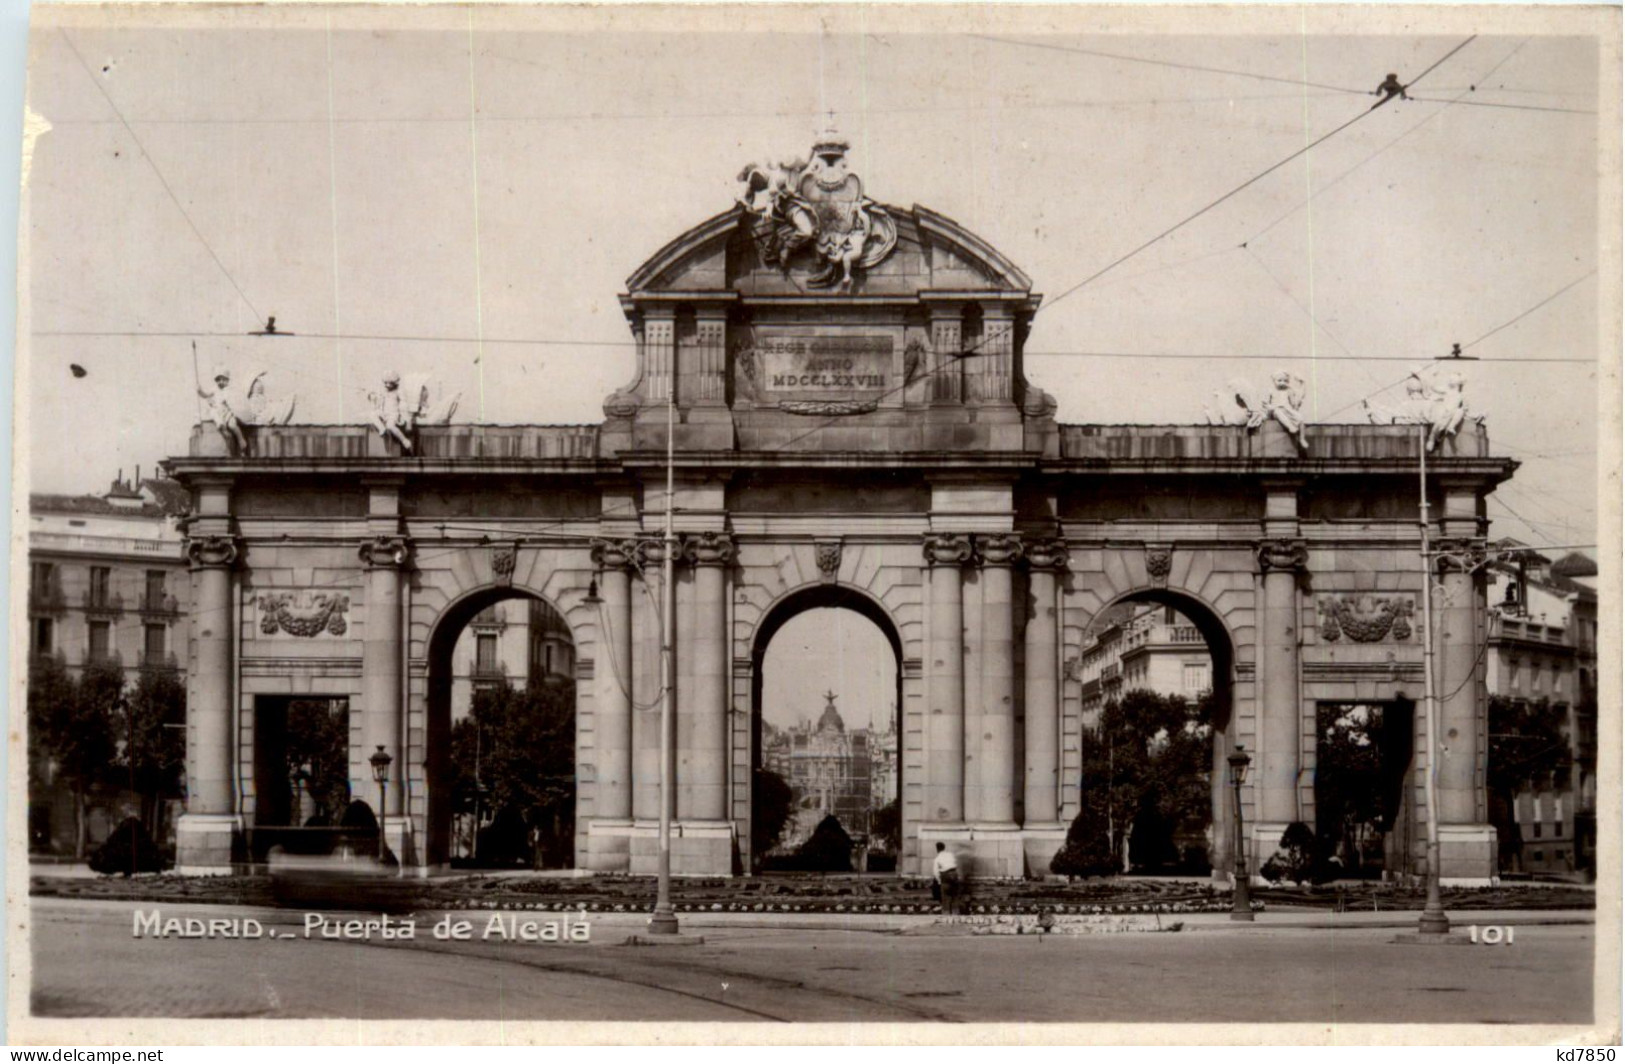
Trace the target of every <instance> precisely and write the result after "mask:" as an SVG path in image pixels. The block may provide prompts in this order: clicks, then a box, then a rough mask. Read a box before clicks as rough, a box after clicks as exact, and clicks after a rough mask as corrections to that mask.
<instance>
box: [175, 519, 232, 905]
mask: <svg viewBox="0 0 1625 1064" xmlns="http://www.w3.org/2000/svg"><path fill="white" fill-rule="evenodd" d="M186 556H187V558H188V559H189V560H190V562H191V568H192V572H193V573H194V574H196V580H197V598H196V600H195V601H193V603H192V636H193V640H194V643H195V644H196V648H197V658H196V660H195V662H194V663H193V667H192V677H191V684H190V687H191V691H190V696H189V697H188V699H187V705H186V812H185V814H184V815H183V816H182V817H181V820H180V823H179V825H178V826H177V828H176V847H177V851H178V852H177V854H176V865H177V866H178V869H179V870H180V871H183V872H185V873H188V874H193V875H195V874H199V873H204V872H219V873H227V872H230V871H231V862H232V856H233V855H232V846H233V843H234V842H235V840H236V835H237V830H238V828H239V826H240V825H239V822H238V815H239V813H240V810H239V809H238V808H237V803H236V799H235V795H233V793H232V786H231V781H232V758H233V757H234V753H235V746H236V740H235V737H234V736H233V735H232V707H231V693H232V668H233V664H234V663H233V661H232V656H231V650H232V632H233V627H232V626H233V625H234V624H236V614H237V611H236V610H235V609H234V608H233V606H234V604H233V602H232V597H233V596H232V567H233V566H234V565H235V564H236V563H237V558H238V549H237V539H236V537H234V536H231V535H197V536H194V537H193V538H192V539H190V540H188V541H187V544H186Z"/></svg>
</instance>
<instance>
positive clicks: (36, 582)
mask: <svg viewBox="0 0 1625 1064" xmlns="http://www.w3.org/2000/svg"><path fill="white" fill-rule="evenodd" d="M30 569H31V576H32V585H33V588H34V590H36V591H44V590H46V589H48V588H49V587H50V586H51V585H52V584H54V583H55V582H56V563H55V562H35V563H34V564H33V565H32V566H31V567H30Z"/></svg>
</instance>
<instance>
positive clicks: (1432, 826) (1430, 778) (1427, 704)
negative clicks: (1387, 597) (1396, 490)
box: [1416, 425, 1450, 935]
mask: <svg viewBox="0 0 1625 1064" xmlns="http://www.w3.org/2000/svg"><path fill="white" fill-rule="evenodd" d="M1416 449H1417V455H1418V459H1419V465H1418V469H1419V472H1420V481H1421V491H1420V496H1421V521H1420V527H1421V538H1422V712H1423V716H1424V717H1425V718H1426V721H1425V724H1426V727H1425V732H1426V736H1427V745H1428V759H1427V769H1426V775H1424V776H1423V777H1422V794H1423V797H1424V800H1425V801H1426V804H1427V824H1426V827H1427V854H1428V857H1427V874H1428V880H1427V889H1428V894H1427V901H1426V903H1425V904H1424V905H1423V908H1422V918H1421V920H1419V921H1418V922H1417V928H1416V929H1417V931H1418V932H1420V933H1421V934H1424V935H1442V934H1446V933H1447V932H1449V930H1450V917H1448V916H1446V915H1445V912H1444V903H1443V902H1442V901H1441V900H1440V898H1439V795H1438V778H1439V699H1438V697H1437V695H1436V694H1435V692H1434V677H1433V552H1432V549H1431V545H1430V544H1429V542H1428V531H1429V528H1428V522H1429V517H1428V430H1427V426H1426V425H1418V426H1417V432H1416Z"/></svg>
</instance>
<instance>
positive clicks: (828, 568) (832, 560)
mask: <svg viewBox="0 0 1625 1064" xmlns="http://www.w3.org/2000/svg"><path fill="white" fill-rule="evenodd" d="M816 551H817V557H818V575H819V577H820V578H821V579H822V580H823V581H824V583H826V584H833V583H834V582H835V578H836V576H837V575H839V573H840V571H841V541H840V540H838V539H828V540H820V541H819V542H818V544H817V546H816Z"/></svg>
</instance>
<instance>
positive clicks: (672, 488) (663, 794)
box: [649, 380, 680, 935]
mask: <svg viewBox="0 0 1625 1064" xmlns="http://www.w3.org/2000/svg"><path fill="white" fill-rule="evenodd" d="M675 385H676V382H675V381H672V380H668V381H667V384H666V529H665V536H664V537H663V541H662V545H661V553H662V555H663V557H662V558H661V560H660V571H661V581H662V584H661V589H660V599H661V602H660V838H659V843H660V857H659V863H658V865H657V866H656V868H655V872H656V876H655V911H654V912H653V913H652V914H651V915H650V917H649V933H650V934H652V935H675V934H677V933H678V932H679V930H680V928H679V927H678V924H677V913H676V911H675V910H673V908H672V904H671V782H672V781H671V747H672V734H671V729H672V710H673V706H672V686H673V683H674V680H675V678H676V672H677V667H676V661H675V660H674V657H675V654H676V651H675V648H674V647H673V645H672V624H673V622H674V621H675V620H676V618H677V585H676V582H675V577H676V572H675V568H674V567H675V565H676V559H677V534H676V531H675V530H674V526H673V525H672V501H673V499H674V498H675V496H676V485H675V476H676V473H675V469H676V439H677V421H676V418H677V397H676V391H675Z"/></svg>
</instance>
